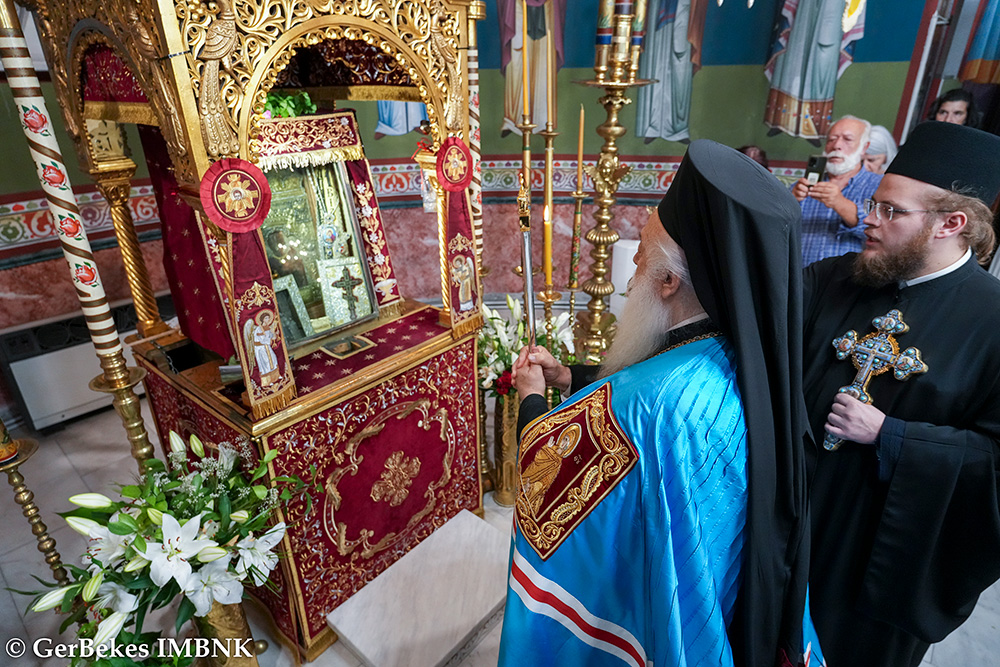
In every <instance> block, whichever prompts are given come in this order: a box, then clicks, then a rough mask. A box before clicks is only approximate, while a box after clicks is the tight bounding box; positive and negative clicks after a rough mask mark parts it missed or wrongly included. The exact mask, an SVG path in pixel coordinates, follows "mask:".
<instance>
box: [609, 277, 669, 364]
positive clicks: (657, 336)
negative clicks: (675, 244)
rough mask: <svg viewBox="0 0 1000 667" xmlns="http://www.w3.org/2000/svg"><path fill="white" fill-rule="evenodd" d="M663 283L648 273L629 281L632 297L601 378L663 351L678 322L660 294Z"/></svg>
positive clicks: (619, 324)
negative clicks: (667, 337)
mask: <svg viewBox="0 0 1000 667" xmlns="http://www.w3.org/2000/svg"><path fill="white" fill-rule="evenodd" d="M650 273H655V272H650ZM662 285H663V280H662V279H660V280H657V279H655V278H653V277H652V276H651V275H648V274H647V275H646V276H644V277H638V276H637V277H634V278H632V280H631V281H629V285H628V300H627V301H626V302H625V308H624V310H622V316H621V318H620V319H619V320H618V331H617V332H616V333H615V339H614V340H613V341H612V342H611V347H610V348H608V353H607V354H606V355H605V357H604V361H603V362H602V363H601V372H600V375H599V377H602V378H605V377H607V376H609V375H611V374H613V373H617V372H618V371H620V370H622V369H623V368H626V367H627V366H631V365H632V364H637V363H639V362H640V361H643V360H645V359H646V358H648V357H650V356H652V355H653V354H655V353H656V352H658V351H659V350H660V347H661V346H662V345H663V341H664V339H665V338H666V335H667V331H669V330H670V327H672V326H673V325H674V321H675V318H674V308H673V306H672V305H671V301H664V300H663V298H662V297H661V296H660V287H661V286H662Z"/></svg>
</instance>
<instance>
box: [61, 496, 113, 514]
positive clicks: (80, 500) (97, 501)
mask: <svg viewBox="0 0 1000 667" xmlns="http://www.w3.org/2000/svg"><path fill="white" fill-rule="evenodd" d="M69 501H70V502H71V503H73V504H74V505H79V506H80V507H87V508H89V509H92V510H99V509H103V508H105V507H111V498H108V497H107V496H106V495H104V494H103V493H78V494H76V495H75V496H70V497H69Z"/></svg>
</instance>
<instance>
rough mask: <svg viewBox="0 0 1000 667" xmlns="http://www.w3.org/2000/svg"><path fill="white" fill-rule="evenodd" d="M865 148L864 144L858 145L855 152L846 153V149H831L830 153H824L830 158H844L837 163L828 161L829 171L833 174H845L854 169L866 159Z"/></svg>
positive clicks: (827, 168)
mask: <svg viewBox="0 0 1000 667" xmlns="http://www.w3.org/2000/svg"><path fill="white" fill-rule="evenodd" d="M864 149H865V147H864V145H863V144H862V145H861V146H859V147H858V150H856V151H854V152H853V153H845V152H844V151H830V152H828V153H824V155H825V156H826V157H828V158H830V157H842V158H844V161H843V162H840V163H837V164H835V163H833V162H827V163H826V171H827V173H828V174H830V175H831V176H843V175H844V174H846V173H847V172H849V171H850V170H852V169H854V168H855V167H857V166H858V165H859V164H861V160H862V159H864V157H865V156H864Z"/></svg>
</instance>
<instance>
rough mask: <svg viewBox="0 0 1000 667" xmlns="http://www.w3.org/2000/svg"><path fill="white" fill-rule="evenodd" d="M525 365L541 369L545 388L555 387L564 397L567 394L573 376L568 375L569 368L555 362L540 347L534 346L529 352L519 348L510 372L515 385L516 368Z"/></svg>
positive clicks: (526, 349) (547, 352)
mask: <svg viewBox="0 0 1000 667" xmlns="http://www.w3.org/2000/svg"><path fill="white" fill-rule="evenodd" d="M527 363H531V364H536V365H538V366H540V367H541V369H542V375H543V377H544V381H545V386H546V387H555V388H556V389H558V390H559V391H560V392H561V393H562V394H563V395H564V396H565V395H566V394H568V393H569V389H570V385H571V384H572V383H573V374H572V373H570V370H569V368H567V367H566V366H563V365H562V364H561V363H559V362H558V361H556V358H555V357H553V356H552V354H551V353H550V352H549V351H548V350H547V349H546V348H544V347H542V346H541V345H535V346H534V347H532V348H531V349H530V350H529V349H528V348H527V347H522V348H521V352H520V353H519V354H518V355H517V360H516V361H515V362H514V367H513V369H512V371H511V379H512V380H513V381H514V383H515V385H516V383H517V373H518V368H519V367H520V366H523V365H525V364H527ZM518 391H520V390H518Z"/></svg>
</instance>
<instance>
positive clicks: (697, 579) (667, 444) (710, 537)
mask: <svg viewBox="0 0 1000 667" xmlns="http://www.w3.org/2000/svg"><path fill="white" fill-rule="evenodd" d="M518 467H519V476H520V477H519V484H520V488H519V494H518V500H517V505H516V509H515V521H514V537H513V543H512V548H511V564H510V577H509V582H508V595H507V603H506V608H505V611H504V626H503V635H502V639H501V647H500V663H499V664H500V666H501V667H527V666H529V665H546V666H549V665H574V666H580V665H615V666H618V665H622V664H625V665H633V666H635V667H647V666H648V665H655V667H661V666H663V667H670V666H686V665H688V666H693V665H733V655H732V650H731V648H730V645H729V640H728V638H727V634H726V627H727V624H728V622H729V620H730V619H731V618H732V614H733V610H734V604H735V601H736V595H737V592H738V590H739V587H740V582H741V564H742V552H743V547H744V542H745V538H744V528H745V526H744V524H745V520H746V507H747V431H746V426H745V423H744V418H743V407H742V402H741V400H740V393H739V389H738V387H737V383H736V371H735V354H734V353H733V350H732V348H731V346H730V345H729V344H728V343H727V342H726V340H725V339H724V338H723V337H721V336H719V335H716V336H714V337H708V338H702V339H700V340H694V341H693V342H688V343H687V344H683V345H680V346H679V347H676V348H672V349H668V350H667V351H665V352H663V353H661V354H659V355H657V356H654V357H652V358H650V359H647V360H646V361H643V362H641V363H638V364H635V365H633V366H630V367H628V368H626V369H624V370H622V371H620V372H618V373H615V374H614V375H612V376H610V377H609V378H607V379H605V380H602V381H599V382H595V383H593V384H591V385H590V386H588V387H587V388H586V389H583V390H581V391H579V392H577V393H576V394H574V395H573V396H572V397H571V399H570V400H568V401H567V402H565V403H563V404H561V405H560V406H558V408H556V409H555V410H553V411H551V412H549V413H548V414H546V415H544V416H543V417H541V418H539V419H537V420H535V421H534V422H532V423H531V424H529V425H528V426H527V427H526V428H525V429H524V431H523V433H522V439H521V450H520V456H519V461H518ZM815 648H817V647H815V645H814V649H815ZM814 657H817V656H814ZM816 662H818V663H819V664H822V659H821V658H820V659H819V660H818V661H816ZM814 664H815V663H814Z"/></svg>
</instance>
